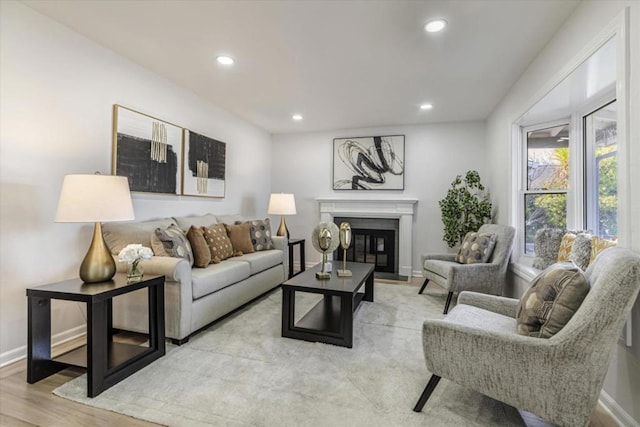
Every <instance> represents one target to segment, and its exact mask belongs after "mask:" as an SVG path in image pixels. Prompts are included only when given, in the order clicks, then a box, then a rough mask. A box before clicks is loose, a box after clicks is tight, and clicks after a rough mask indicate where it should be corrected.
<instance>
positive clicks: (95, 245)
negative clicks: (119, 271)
mask: <svg viewBox="0 0 640 427" xmlns="http://www.w3.org/2000/svg"><path fill="white" fill-rule="evenodd" d="M115 274H116V263H115V261H114V260H113V257H112V256H111V252H109V247H108V246H107V244H106V243H105V242H104V239H103V238H102V225H101V224H100V223H99V222H96V225H95V228H94V229H93V239H92V240H91V246H89V250H88V251H87V255H85V257H84V259H83V260H82V264H80V279H82V281H83V282H85V283H98V282H106V281H107V280H111V278H113V276H114V275H115Z"/></svg>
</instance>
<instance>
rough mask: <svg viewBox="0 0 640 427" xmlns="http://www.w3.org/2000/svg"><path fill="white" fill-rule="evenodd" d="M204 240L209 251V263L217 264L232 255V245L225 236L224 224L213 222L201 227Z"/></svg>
mask: <svg viewBox="0 0 640 427" xmlns="http://www.w3.org/2000/svg"><path fill="white" fill-rule="evenodd" d="M202 232H203V234H204V240H205V241H206V242H207V246H209V251H211V263H212V264H217V263H219V262H220V261H222V260H225V259H227V258H229V257H232V256H233V246H232V245H231V240H229V236H227V230H225V228H224V224H215V225H211V226H209V227H202Z"/></svg>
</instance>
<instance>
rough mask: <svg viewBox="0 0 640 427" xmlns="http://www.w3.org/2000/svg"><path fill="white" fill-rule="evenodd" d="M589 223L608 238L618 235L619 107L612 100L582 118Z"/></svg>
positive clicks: (587, 218)
mask: <svg viewBox="0 0 640 427" xmlns="http://www.w3.org/2000/svg"><path fill="white" fill-rule="evenodd" d="M583 122H584V144H585V153H586V156H585V175H586V200H585V212H586V223H587V228H588V229H589V230H593V232H594V234H595V235H597V236H600V237H603V238H605V239H613V238H616V237H617V236H618V181H617V179H618V161H617V154H618V144H617V109H616V102H615V101H613V102H611V103H609V104H607V105H605V106H603V107H601V108H599V109H597V110H596V111H594V112H593V113H591V114H588V115H586V116H585V117H584V118H583Z"/></svg>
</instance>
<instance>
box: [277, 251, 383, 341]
mask: <svg viewBox="0 0 640 427" xmlns="http://www.w3.org/2000/svg"><path fill="white" fill-rule="evenodd" d="M339 264H340V267H342V263H339ZM374 267H375V266H374V265H373V264H364V263H359V262H348V263H347V270H351V272H352V274H353V276H352V277H338V275H337V273H336V271H335V270H336V269H337V268H338V263H334V271H333V272H332V273H331V278H330V279H328V280H318V279H316V272H317V271H320V264H318V265H316V266H314V267H312V268H311V269H309V270H306V271H304V272H302V273H300V274H298V275H297V276H295V277H293V278H291V279H289V280H287V281H286V282H284V283H283V284H282V336H283V337H287V338H295V339H299V340H305V341H312V342H323V343H327V344H334V345H339V346H342V347H349V348H352V347H353V315H354V312H355V311H356V309H357V308H358V305H359V304H360V301H362V300H365V301H371V302H373V269H374ZM362 285H364V293H362V292H358V290H360V289H361V288H362ZM296 292H307V293H314V294H322V295H324V298H323V299H322V300H321V301H320V302H319V303H318V304H316V305H315V306H314V307H313V308H312V309H311V310H309V312H308V313H307V314H305V315H304V316H303V317H302V318H301V319H300V320H299V321H298V322H296V321H295V312H296V310H295V308H296Z"/></svg>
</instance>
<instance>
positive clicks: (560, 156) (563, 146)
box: [523, 121, 569, 255]
mask: <svg viewBox="0 0 640 427" xmlns="http://www.w3.org/2000/svg"><path fill="white" fill-rule="evenodd" d="M523 139H524V141H525V143H526V150H525V152H526V159H525V161H526V167H525V168H524V169H525V171H526V176H525V177H524V180H525V181H526V183H525V185H523V188H524V189H525V190H524V192H523V193H524V199H523V203H524V209H523V211H524V226H523V229H524V248H523V250H524V253H525V254H529V255H533V253H534V251H533V243H534V240H535V236H536V232H537V231H538V230H539V229H541V228H545V227H549V228H566V225H567V190H568V189H569V123H568V121H567V122H564V123H559V124H555V125H551V126H548V127H546V126H545V125H542V126H536V127H534V128H526V129H525V130H524V138H523Z"/></svg>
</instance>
